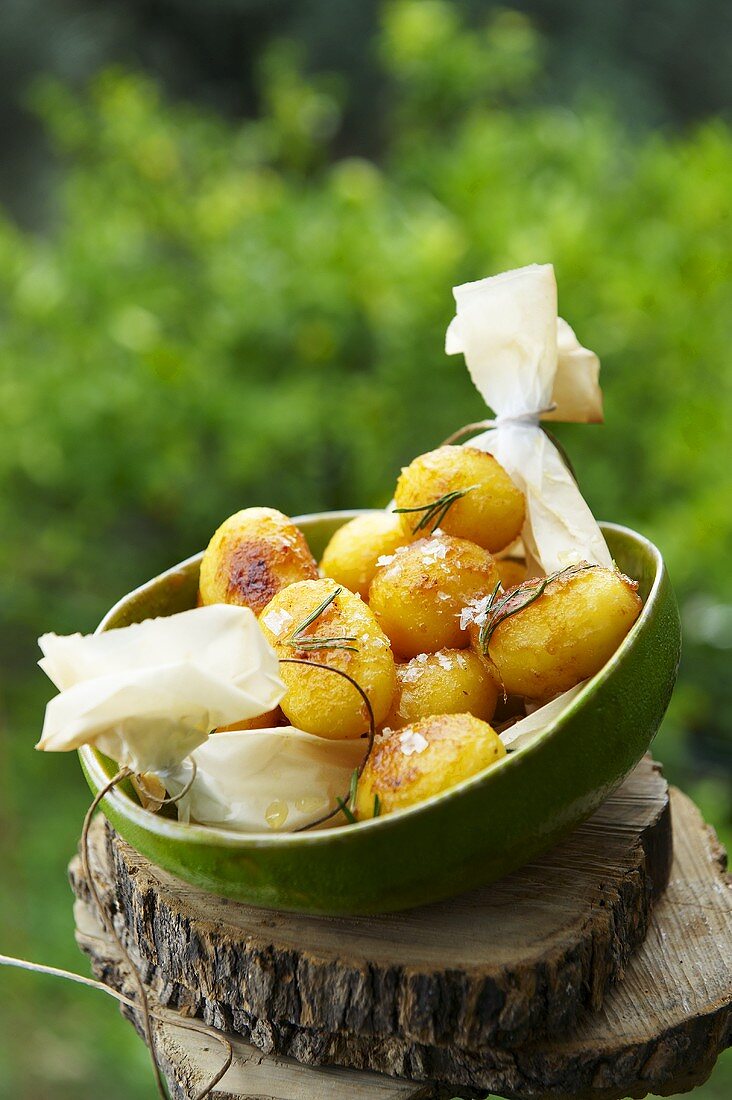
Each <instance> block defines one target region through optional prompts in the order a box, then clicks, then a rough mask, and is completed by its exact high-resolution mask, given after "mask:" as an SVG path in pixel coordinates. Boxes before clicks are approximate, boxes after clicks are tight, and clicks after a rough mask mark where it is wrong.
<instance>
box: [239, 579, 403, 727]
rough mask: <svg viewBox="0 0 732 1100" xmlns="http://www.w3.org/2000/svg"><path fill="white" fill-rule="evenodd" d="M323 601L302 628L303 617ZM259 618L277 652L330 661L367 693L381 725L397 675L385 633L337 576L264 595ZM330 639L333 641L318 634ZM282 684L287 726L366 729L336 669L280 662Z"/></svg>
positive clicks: (356, 700)
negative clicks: (271, 596)
mask: <svg viewBox="0 0 732 1100" xmlns="http://www.w3.org/2000/svg"><path fill="white" fill-rule="evenodd" d="M328 600H329V601H330V602H328V604H327V606H326V607H325V608H324V609H323V610H322V612H321V613H320V614H318V615H317V617H316V618H315V619H314V620H313V621H312V622H311V624H310V625H309V626H307V627H305V629H304V630H299V629H298V628H300V627H301V626H302V624H303V623H305V621H306V620H307V619H308V618H309V617H310V616H312V615H313V614H314V612H316V611H317V610H318V608H319V607H322V605H323V604H324V603H325V602H326V601H328ZM259 624H260V626H261V627H262V630H263V631H264V635H265V637H266V639H267V641H268V642H269V643H270V645H271V646H272V648H273V649H274V650H275V652H276V654H277V656H278V657H298V658H301V659H303V660H307V661H311V662H312V664H313V665H319V664H320V665H324V664H327V665H333V666H334V667H335V668H338V669H341V670H342V671H343V672H346V673H347V674H348V675H349V676H351V677H352V678H353V679H354V680H355V681H356V682H357V683H358V684H360V686H361V687H362V688H363V690H364V691H365V692H366V694H367V696H368V698H369V702H370V703H371V706H372V708H373V711H374V719H375V721H376V724H377V725H379V724H381V722H383V720H384V718H385V717H386V715H387V713H388V711H389V708H390V706H391V701H392V697H393V695H394V688H395V685H396V674H395V671H394V657H393V656H392V652H391V648H390V646H389V640H388V638H387V637H386V636H385V635H384V634H383V632H382V631H381V629H380V628H379V626H378V624H377V622H376V620H375V619H374V616H373V615H372V614H371V612H370V611H369V608H368V606H367V605H366V604H365V603H364V602H363V600H362V599H361V598H360V597H359V596H355V595H354V594H353V593H352V592H348V591H347V590H346V589H345V588H342V587H340V586H339V585H337V584H336V583H335V581H332V580H329V579H325V580H318V581H299V582H298V583H296V584H291V585H290V586H289V588H285V589H284V590H283V591H282V592H279V593H278V594H277V595H276V596H275V597H274V599H273V600H270V602H269V604H268V605H267V607H266V608H265V609H264V611H263V612H262V615H261V617H260V620H259ZM327 639H333V645H331V646H329V645H323V644H322V643H323V641H324V640H327ZM280 674H281V676H282V679H283V681H284V683H285V686H286V687H287V694H286V695H285V697H284V699H283V700H282V702H281V704H280V705H281V707H282V710H283V711H284V713H285V714H286V715H287V717H288V719H289V720H290V722H291V723H292V725H293V726H297V727H298V729H301V730H305V731H306V732H307V733H315V734H318V735H319V736H320V737H331V738H334V739H339V738H343V737H360V735H361V734H362V733H365V732H366V730H368V726H369V723H368V714H367V711H366V707H365V706H364V702H363V699H362V698H361V696H360V695H359V693H358V691H357V690H356V688H354V686H353V685H352V684H349V682H348V681H347V680H345V679H344V678H343V677H342V676H338V675H337V674H336V673H334V672H328V671H327V670H322V669H318V668H315V667H313V668H306V667H305V666H304V665H287V664H281V665H280Z"/></svg>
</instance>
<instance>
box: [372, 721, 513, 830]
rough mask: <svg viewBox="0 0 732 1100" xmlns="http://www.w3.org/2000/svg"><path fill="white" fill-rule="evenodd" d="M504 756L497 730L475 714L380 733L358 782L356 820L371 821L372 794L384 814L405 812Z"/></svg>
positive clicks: (414, 724)
mask: <svg viewBox="0 0 732 1100" xmlns="http://www.w3.org/2000/svg"><path fill="white" fill-rule="evenodd" d="M505 755H506V749H505V748H504V745H503V742H502V741H501V739H500V737H499V736H498V734H497V733H496V732H495V730H493V729H492V728H491V727H490V726H489V725H488V724H487V723H486V722H481V721H480V719H478V718H474V717H473V715H472V714H441V715H437V716H433V717H430V718H423V719H421V720H420V721H419V722H415V723H413V724H412V725H410V726H406V727H405V728H404V729H402V730H394V731H392V732H390V733H388V734H380V735H379V736H378V737H377V738H376V741H375V742H374V748H373V751H372V753H371V756H370V757H369V759H368V761H367V762H366V767H365V768H364V770H363V773H362V775H361V778H360V779H359V781H358V790H357V793H356V816H357V817H359V818H365V817H373V814H374V795H378V796H379V803H380V812H381V813H382V814H385V813H387V814H388V813H391V812H392V811H393V810H403V809H406V807H407V806H413V805H415V804H416V803H417V802H422V801H423V800H424V799H425V798H429V797H430V796H431V795H434V794H438V793H439V792H440V791H444V790H447V789H448V787H453V786H454V785H455V784H456V783H459V782H460V781H461V780H463V779H467V778H468V777H469V776H471V775H475V774H476V772H480V771H482V770H483V769H484V768H487V767H489V766H490V765H491V764H495V762H496V761H497V760H500V758H501V757H502V756H505Z"/></svg>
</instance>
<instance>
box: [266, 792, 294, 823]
mask: <svg viewBox="0 0 732 1100" xmlns="http://www.w3.org/2000/svg"><path fill="white" fill-rule="evenodd" d="M287 814H288V806H287V803H286V802H283V801H282V799H281V798H275V800H274V802H270V804H269V806H268V807H267V809H266V810H265V811H264V819H265V821H266V822H267V824H268V825H269V827H270V829H281V828H282V826H283V825H284V824H285V822H286V821H287Z"/></svg>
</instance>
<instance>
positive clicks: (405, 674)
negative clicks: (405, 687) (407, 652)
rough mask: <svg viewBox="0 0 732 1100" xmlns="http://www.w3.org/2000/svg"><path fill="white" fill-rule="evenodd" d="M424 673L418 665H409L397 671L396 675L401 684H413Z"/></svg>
mask: <svg viewBox="0 0 732 1100" xmlns="http://www.w3.org/2000/svg"><path fill="white" fill-rule="evenodd" d="M423 673H424V669H423V668H420V667H419V666H418V665H413V664H409V665H407V666H406V667H405V668H402V669H399V671H398V673H397V675H398V677H399V679H400V680H401V682H402V683H403V684H414V683H416V681H417V680H419V678H420V677H421V676H422V674H423Z"/></svg>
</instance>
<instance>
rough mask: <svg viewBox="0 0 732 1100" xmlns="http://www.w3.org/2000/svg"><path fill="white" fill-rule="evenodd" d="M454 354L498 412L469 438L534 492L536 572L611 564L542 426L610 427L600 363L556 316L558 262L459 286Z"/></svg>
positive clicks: (450, 340)
mask: <svg viewBox="0 0 732 1100" xmlns="http://www.w3.org/2000/svg"><path fill="white" fill-rule="evenodd" d="M453 294H454V295H455V302H456V307H457V308H456V315H455V317H454V318H453V320H452V322H451V323H450V326H449V328H448V330H447V335H446V339H445V350H446V352H447V354H448V355H454V354H456V353H458V352H462V353H463V355H464V356H465V362H466V364H467V367H468V370H469V372H470V377H471V378H472V380H473V382H474V384H475V386H476V388H477V389H478V391H479V393H480V395H481V397H482V398H483V400H484V401H485V403H486V404H487V405H488V406H490V408H491V409H492V410H493V412H494V413H495V419H494V420H493V421H491V422H490V423H491V424H492V427H491V428H490V430H488V431H485V432H483V433H482V434H481V435H478V436H477V437H476V438H474V439H471V440H470V446H471V447H477V448H479V449H480V450H484V451H489V452H490V453H491V454H492V455H493V456H494V457H495V458H496V459H497V460H498V461H499V462H500V463H501V465H502V466H503V467H504V469H506V470H507V471H508V473H509V474H510V476H511V477H512V478H513V480H514V481H515V483H516V484H517V485H518V486H519V488H520V489H521V490H522V491H523V492H524V493H525V495H526V521H525V524H524V529H523V532H522V537H523V542H524V546H525V549H526V554H527V560H528V564H529V568H530V570H531V571H533V572H542V573H547V574H548V573H553V572H555V571H556V570H558V569H563V568H564V567H565V566H567V565H572V564H574V563H575V562H579V561H587V562H592V563H595V564H597V565H605V566H608V567H610V566H612V559H611V556H610V552H609V550H608V548H607V545H606V543H605V540H604V538H603V536H602V532H601V531H600V528H599V527H598V525H597V522H596V520H595V518H594V516H593V515H592V512H591V511H590V509H589V507H588V506H587V504H586V502H585V500H584V499H583V497H582V495H581V493H580V491H579V489H578V488H577V484H576V482H575V481H574V478H573V477H572V475H571V473H570V472H569V470H568V469H567V466H566V465H565V463H564V461H563V460H562V458H561V456H560V454H559V452H558V450H557V448H556V447H555V446H554V444H553V443H552V442H551V440H550V439H549V438H548V437H547V435H546V433H545V432H544V431H542V430H541V428H540V426H539V421H540V420H565V421H575V422H578V423H597V422H600V421H601V420H602V393H601V390H600V386H599V383H598V376H599V371H600V363H599V360H598V358H597V356H596V355H595V354H594V352H591V351H589V350H588V349H587V348H583V347H582V346H581V344H580V343H579V342H578V340H577V338H576V336H575V334H574V332H573V331H572V329H571V328H570V326H569V325H568V324H567V323H566V321H563V320H562V318H561V317H559V316H558V312H557V284H556V280H555V278H554V268H553V267H552V265H551V264H543V265H539V264H532V265H531V266H530V267H522V268H519V269H518V270H516V271H507V272H505V273H504V274H503V275H495V276H493V277H492V278H489V279H482V280H480V281H479V282H475V283H464V284H463V285H462V286H458V287H454V289H453Z"/></svg>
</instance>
